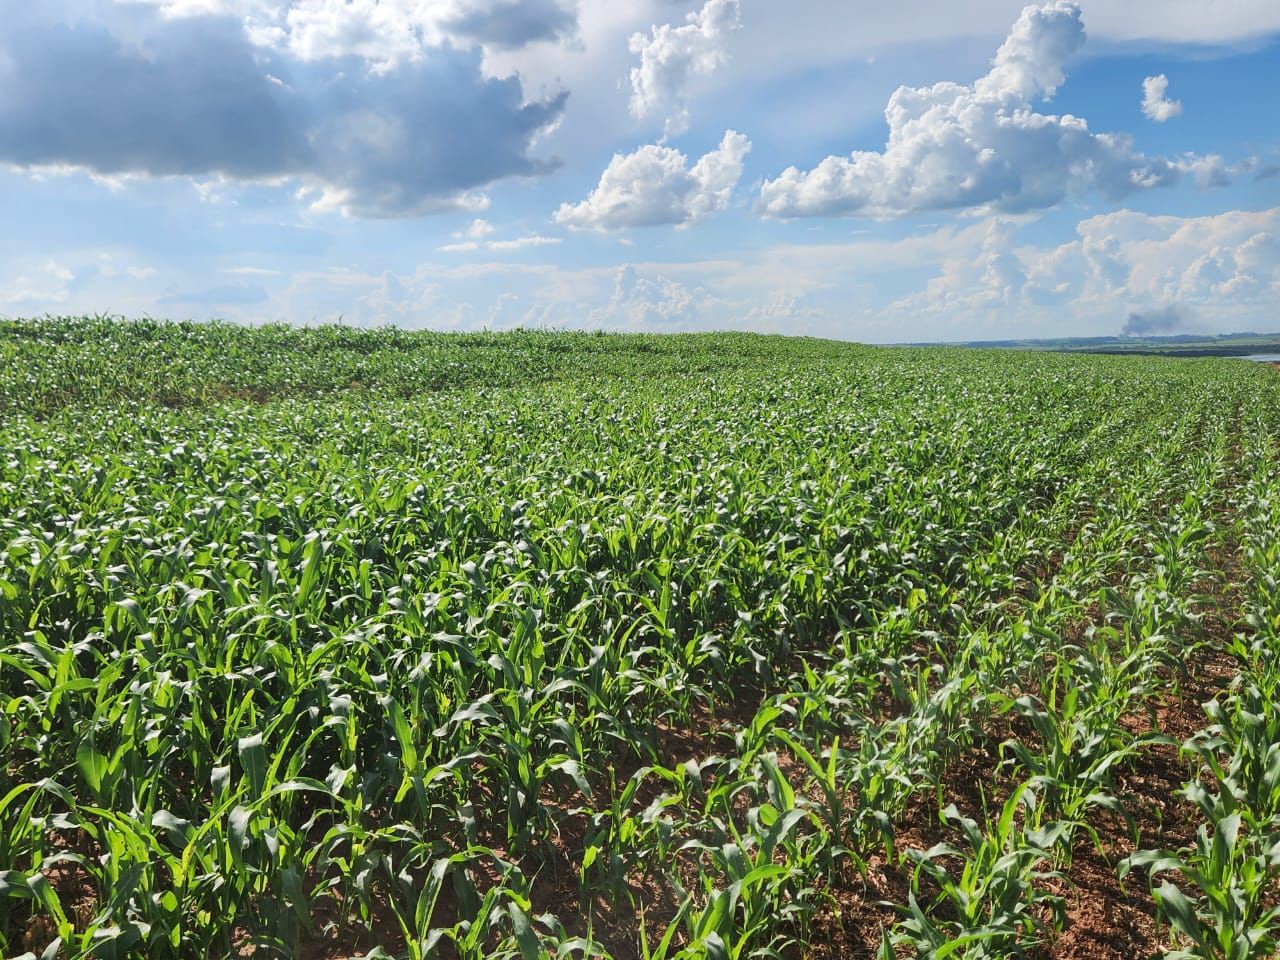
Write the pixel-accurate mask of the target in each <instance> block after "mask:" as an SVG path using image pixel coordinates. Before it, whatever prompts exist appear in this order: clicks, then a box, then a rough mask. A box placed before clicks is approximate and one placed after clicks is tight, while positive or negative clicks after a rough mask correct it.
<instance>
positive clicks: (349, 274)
mask: <svg viewBox="0 0 1280 960" xmlns="http://www.w3.org/2000/svg"><path fill="white" fill-rule="evenodd" d="M1278 82H1280V3H1276V2H1275V0H1218V2H1216V3H1215V2H1205V0H1129V2H1126V3H1117V2H1115V0H1079V2H1078V3H1077V2H1071V0H1048V2H1044V3H1039V4H1034V5H1031V6H1024V5H1023V3H1021V2H1016V0H1015V2H1004V0H967V2H965V3H955V2H954V0H898V2H895V3H889V4H886V3H882V2H879V0H876V2H870V0H789V2H787V3H779V2H776V0H702V2H685V0H680V2H677V0H625V2H621V0H41V2H39V3H32V2H30V0H0V315H2V316H11V317H13V316H19V317H24V316H38V315H43V314H58V315H67V314H76V315H80V314H104V313H110V314H119V315H126V316H151V317H165V318H171V319H210V318H222V319H226V320H230V321H234V322H241V323H262V322H274V321H285V322H290V323H298V324H309V323H325V322H333V321H338V320H341V321H342V322H344V323H350V324H357V325H361V326H377V325H382V324H396V325H399V326H403V327H406V328H415V329H416V328H429V329H436V330H473V329H495V330H496V329H507V328H511V327H520V326H523V327H547V328H565V329H570V328H572V329H581V328H586V329H599V328H604V329H613V330H633V331H652V332H665V331H688V330H717V329H736V330H752V331H759V332H770V333H787V334H803V335H811V336H822V337H834V338H841V339H849V340H861V341H867V342H876V343H884V342H898V341H923V340H944V341H945V340H975V339H1003V338H1013V337H1017V338H1029V337H1056V336H1068V335H1069V336H1093V335H1107V334H1119V333H1129V334H1142V333H1158V334H1163V333H1201V332H1204V333H1217V332H1228V331H1240V330H1256V331H1261V332H1272V331H1280V310H1278V309H1277V308H1278V307H1280V98H1278V97H1276V95H1275V91H1276V89H1277V86H1278Z"/></svg>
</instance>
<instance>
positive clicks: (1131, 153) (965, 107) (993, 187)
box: [760, 0, 1185, 218]
mask: <svg viewBox="0 0 1280 960" xmlns="http://www.w3.org/2000/svg"><path fill="white" fill-rule="evenodd" d="M1084 39H1085V32H1084V23H1083V19H1082V17H1081V13H1080V8H1079V7H1078V6H1077V5H1076V4H1075V3H1073V2H1070V0H1051V2H1049V3H1045V4H1043V5H1040V6H1029V7H1027V8H1026V9H1024V10H1023V11H1022V15H1021V16H1020V17H1019V18H1018V21H1017V22H1016V23H1015V24H1014V26H1013V29H1012V30H1011V31H1010V33H1009V35H1008V37H1007V39H1006V40H1005V41H1004V43H1003V44H1002V45H1001V47H1000V49H999V51H998V52H997V54H996V56H995V59H994V61H993V62H992V66H991V70H990V71H989V72H988V73H987V74H986V75H985V76H983V77H981V78H979V79H978V80H977V81H975V82H974V83H973V84H970V85H964V84H958V83H938V84H935V85H933V86H931V87H899V88H898V90H897V91H895V92H894V94H893V95H892V96H891V97H890V99H889V104H888V106H887V107H886V109H885V119H886V120H887V121H888V125H889V138H888V141H887V143H886V144H885V149H884V150H883V151H881V152H873V151H855V152H854V153H852V154H851V155H849V156H847V157H836V156H832V157H827V158H826V159H825V160H823V161H822V162H821V163H819V164H818V165H817V166H816V167H815V168H813V169H811V170H807V171H802V170H799V169H797V168H796V167H790V168H788V169H787V170H785V171H784V172H783V173H782V174H781V175H780V176H779V177H778V178H777V179H775V180H771V181H768V182H766V183H765V184H764V185H763V187H762V189H761V195H760V207H761V209H762V211H763V212H764V213H765V214H766V215H767V216H770V217H777V218H789V217H805V216H831V215H867V216H881V217H884V216H898V215H903V214H908V213H913V212H916V211H925V210H949V209H959V208H984V209H988V210H995V211H1007V212H1016V211H1026V210H1036V209H1042V208H1045V207H1050V206H1053V205H1054V204H1056V203H1058V202H1059V201H1061V200H1062V199H1063V198H1064V197H1066V196H1068V195H1071V194H1083V193H1086V192H1088V191H1095V190H1096V191H1098V192H1100V193H1102V194H1103V195H1104V196H1105V197H1107V198H1108V199H1111V200H1117V199H1119V198H1122V197H1124V196H1125V195H1127V194H1129V193H1132V192H1134V191H1137V190H1144V189H1149V188H1151V187H1156V186H1162V185H1167V184H1171V183H1173V182H1175V181H1176V180H1177V179H1178V178H1179V176H1180V175H1181V173H1182V172H1183V171H1184V169H1185V164H1183V163H1180V162H1172V161H1169V160H1165V159H1161V158H1152V157H1146V156H1144V155H1143V154H1142V153H1140V152H1139V151H1137V150H1136V149H1135V148H1134V146H1133V143H1132V140H1131V139H1130V138H1129V137H1127V136H1124V135H1122V134H1113V133H1095V132H1093V131H1092V130H1090V129H1089V125H1088V123H1087V122H1086V121H1085V120H1084V119H1082V118H1080V117H1074V116H1071V115H1069V114H1068V115H1061V116H1059V115H1053V114H1047V113H1040V112H1038V111H1037V110H1036V109H1035V107H1034V103H1035V102H1036V101H1038V100H1040V99H1043V98H1047V97H1051V96H1052V95H1053V94H1054V92H1055V91H1056V90H1057V88H1058V86H1059V85H1060V84H1061V83H1062V82H1063V79H1064V77H1065V73H1064V68H1065V65H1066V63H1067V61H1068V60H1069V58H1070V57H1071V56H1072V55H1073V54H1074V53H1075V52H1076V51H1077V50H1079V48H1080V46H1081V45H1082V44H1083V43H1084Z"/></svg>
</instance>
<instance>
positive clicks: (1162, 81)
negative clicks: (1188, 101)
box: [1142, 73, 1182, 123]
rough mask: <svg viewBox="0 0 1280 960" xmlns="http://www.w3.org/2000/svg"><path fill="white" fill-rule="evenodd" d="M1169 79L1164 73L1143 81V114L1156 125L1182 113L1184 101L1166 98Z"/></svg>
mask: <svg viewBox="0 0 1280 960" xmlns="http://www.w3.org/2000/svg"><path fill="white" fill-rule="evenodd" d="M1168 90H1169V78H1168V77H1166V76H1165V75H1164V74H1163V73H1161V74H1157V75H1156V76H1154V77H1147V78H1146V79H1145V80H1143V81H1142V112H1143V113H1145V114H1146V115H1147V117H1148V118H1149V119H1151V120H1154V121H1155V122H1156V123H1164V122H1165V121H1166V120H1171V119H1173V118H1174V117H1176V116H1177V115H1178V114H1180V113H1182V101H1181V100H1170V99H1169V98H1168V97H1166V96H1165V93H1166V92H1167V91H1168Z"/></svg>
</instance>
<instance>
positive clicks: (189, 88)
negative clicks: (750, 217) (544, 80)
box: [0, 0, 565, 216]
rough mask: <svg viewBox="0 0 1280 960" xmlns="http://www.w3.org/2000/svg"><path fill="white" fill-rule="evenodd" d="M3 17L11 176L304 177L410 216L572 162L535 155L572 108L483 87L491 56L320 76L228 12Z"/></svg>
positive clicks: (343, 196)
mask: <svg viewBox="0 0 1280 960" xmlns="http://www.w3.org/2000/svg"><path fill="white" fill-rule="evenodd" d="M493 5H494V4H490V6H493ZM477 9H478V8H477ZM0 12H3V15H4V17H5V18H6V23H5V29H4V31H3V32H0V162H7V163H9V164H11V165H15V166H18V167H24V168H40V167H76V168H82V169H86V170H89V171H91V172H93V173H97V174H107V175H120V174H139V175H150V176H172V175H221V176H225V177H230V178H235V179H243V180H268V179H276V180H282V179H294V180H297V181H299V182H300V183H302V184H303V185H304V186H305V187H307V188H308V189H309V191H310V192H311V193H313V194H314V195H315V196H316V197H318V198H319V200H320V202H321V203H322V205H325V206H330V207H340V208H342V209H344V210H346V211H347V212H349V213H352V214H356V215H361V216H407V215H418V214H423V213H431V212H436V211H441V210H449V209H457V208H459V207H475V206H479V205H482V199H481V198H480V196H479V195H478V193H477V191H479V190H480V189H481V188H483V187H484V186H485V185H487V184H489V183H491V182H493V181H495V180H498V179H501V178H504V177H510V176H528V175H534V174H538V173H541V172H543V171H545V170H547V169H549V168H550V167H551V166H553V165H554V164H553V163H552V162H549V161H545V160H540V159H537V158H535V157H533V156H531V154H530V146H531V144H532V142H533V141H534V139H535V138H536V137H537V136H538V135H539V134H540V133H542V132H543V131H544V130H546V129H548V128H549V127H550V126H551V125H553V124H554V123H555V122H556V121H557V119H558V118H559V116H560V114H561V112H562V110H563V107H564V103H565V95H564V94H561V95H558V96H553V97H550V98H549V99H545V100H535V101H527V100H526V97H525V94H524V91H523V89H522V87H521V84H520V81H519V80H518V79H516V78H514V77H513V78H507V79H498V78H492V77H489V78H487V77H485V76H483V75H482V73H481V68H480V58H481V56H482V54H481V53H480V52H479V51H466V50H458V49H454V48H452V47H441V48H439V49H437V50H433V51H432V52H431V55H430V56H427V57H420V58H412V57H406V59H405V61H404V62H402V63H400V64H399V65H398V66H397V67H396V69H369V64H368V63H367V62H366V61H365V59H363V58H364V57H365V55H366V54H369V55H371V54H372V52H373V51H371V50H370V51H361V50H359V49H356V50H354V53H353V55H348V56H345V57H340V58H339V57H337V54H338V53H339V52H340V50H338V49H337V48H335V49H333V50H331V51H328V52H329V53H332V54H333V57H334V58H332V59H324V60H323V61H322V62H318V63H311V64H306V63H301V62H299V61H298V60H297V59H296V58H295V57H294V56H292V55H290V54H287V53H277V52H273V51H271V50H268V49H265V48H262V47H261V46H258V45H255V44H254V43H253V42H252V41H251V40H250V38H249V36H248V35H247V34H246V32H245V29H244V27H243V23H242V21H241V20H240V19H238V18H234V17H232V16H229V15H225V14H220V13H201V12H199V11H195V10H190V9H187V8H183V13H184V15H182V16H177V15H172V11H170V15H163V14H164V12H165V11H164V9H161V8H157V7H156V6H154V5H151V6H141V5H130V6H118V5H112V4H105V5H103V4H97V3H87V4H84V5H83V6H82V7H80V8H76V12H74V13H64V14H63V15H59V14H58V13H57V12H56V8H54V7H49V8H41V9H35V10H34V12H33V11H32V9H31V8H28V7H24V6H21V5H19V4H17V3H11V2H8V0H0ZM317 42H318V41H317ZM357 47H358V45H357ZM384 52H385V51H384ZM354 54H359V56H358V57H357V56H355V55H354Z"/></svg>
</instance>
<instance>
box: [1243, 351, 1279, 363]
mask: <svg viewBox="0 0 1280 960" xmlns="http://www.w3.org/2000/svg"><path fill="white" fill-rule="evenodd" d="M1244 359H1245V360H1256V361H1258V362H1259V363H1280V353H1251V354H1249V355H1248V356H1247V357H1244Z"/></svg>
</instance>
